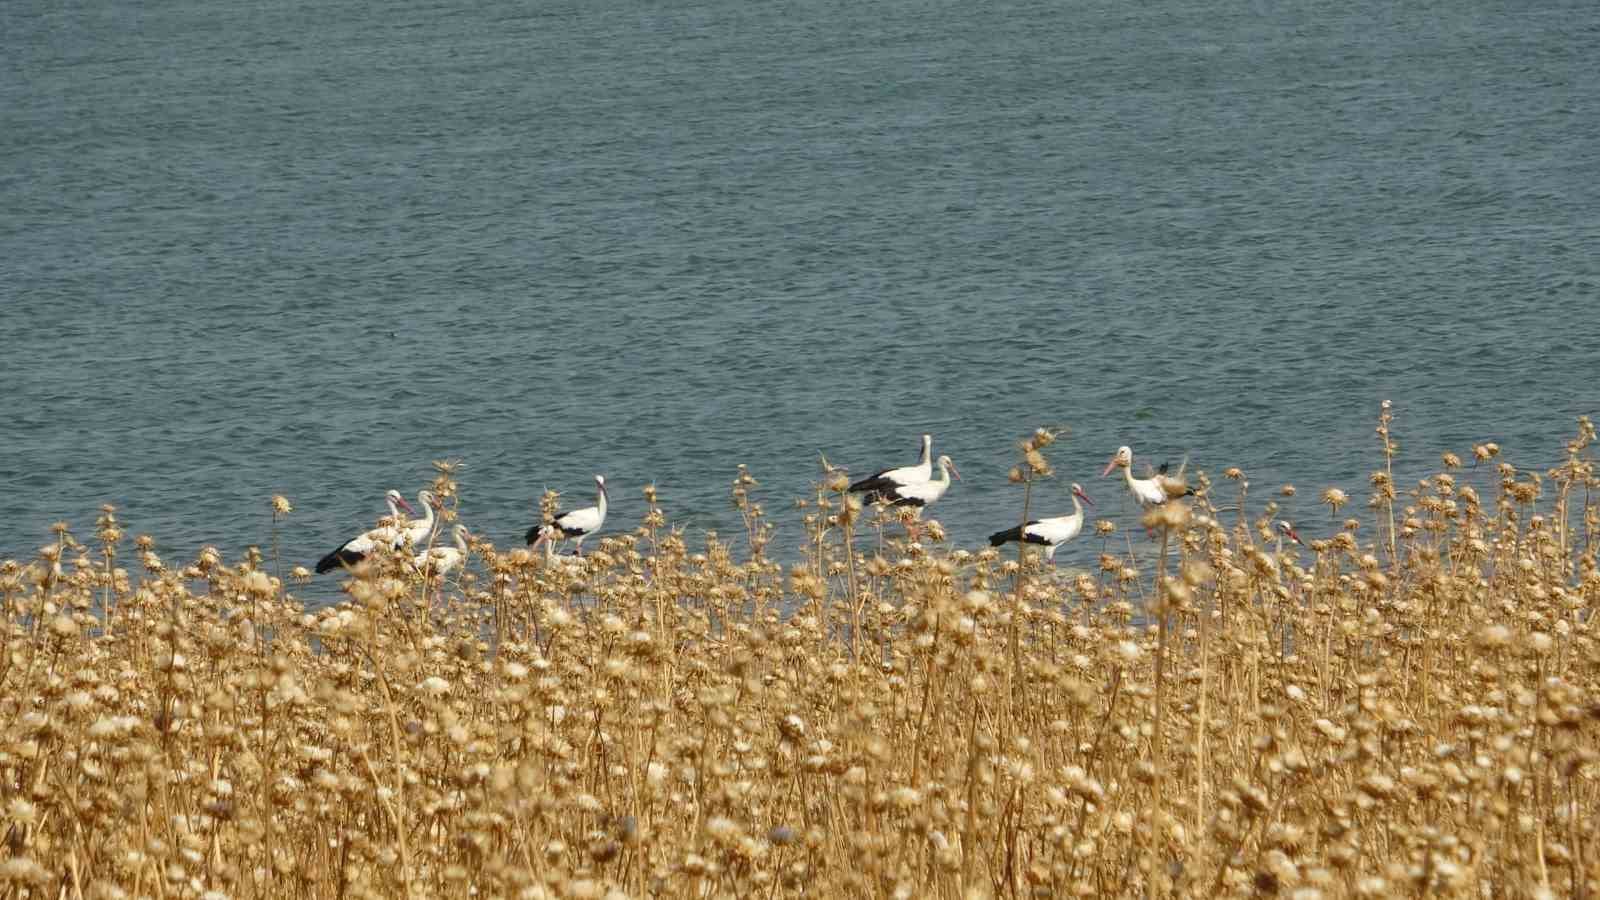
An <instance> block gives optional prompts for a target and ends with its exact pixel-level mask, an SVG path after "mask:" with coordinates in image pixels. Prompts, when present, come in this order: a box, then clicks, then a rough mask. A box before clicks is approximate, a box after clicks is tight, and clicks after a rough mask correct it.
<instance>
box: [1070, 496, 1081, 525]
mask: <svg viewBox="0 0 1600 900" xmlns="http://www.w3.org/2000/svg"><path fill="white" fill-rule="evenodd" d="M1072 517H1073V518H1074V519H1077V520H1078V521H1080V522H1081V521H1083V504H1082V503H1081V502H1079V500H1078V495H1077V494H1073V495H1072Z"/></svg>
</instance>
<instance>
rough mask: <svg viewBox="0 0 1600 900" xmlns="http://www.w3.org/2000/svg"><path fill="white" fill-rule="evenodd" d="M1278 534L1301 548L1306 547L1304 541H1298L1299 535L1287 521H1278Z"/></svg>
mask: <svg viewBox="0 0 1600 900" xmlns="http://www.w3.org/2000/svg"><path fill="white" fill-rule="evenodd" d="M1278 533H1279V534H1281V535H1283V536H1284V537H1286V538H1288V539H1289V540H1291V541H1294V542H1295V543H1296V544H1299V545H1300V546H1302V547H1304V546H1305V545H1306V542H1305V541H1302V540H1300V535H1299V533H1298V532H1296V531H1295V530H1294V526H1293V525H1290V524H1289V522H1288V520H1287V519H1279V520H1278Z"/></svg>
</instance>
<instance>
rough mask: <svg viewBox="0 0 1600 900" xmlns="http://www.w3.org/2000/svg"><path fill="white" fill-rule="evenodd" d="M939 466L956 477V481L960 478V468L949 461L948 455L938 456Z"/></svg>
mask: <svg viewBox="0 0 1600 900" xmlns="http://www.w3.org/2000/svg"><path fill="white" fill-rule="evenodd" d="M939 468H941V469H946V470H948V471H949V472H950V474H951V475H954V476H955V477H956V480H957V481H960V480H961V470H960V469H958V468H956V464H955V463H954V462H952V461H951V459H950V457H948V456H941V457H939Z"/></svg>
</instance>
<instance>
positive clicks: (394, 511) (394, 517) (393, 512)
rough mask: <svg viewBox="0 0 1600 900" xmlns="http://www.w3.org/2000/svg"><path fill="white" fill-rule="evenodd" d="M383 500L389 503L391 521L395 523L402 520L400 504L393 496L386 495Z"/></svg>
mask: <svg viewBox="0 0 1600 900" xmlns="http://www.w3.org/2000/svg"><path fill="white" fill-rule="evenodd" d="M383 502H385V503H387V504H389V521H390V523H391V524H393V523H394V522H398V521H400V504H398V503H396V502H394V498H393V497H385V498H383Z"/></svg>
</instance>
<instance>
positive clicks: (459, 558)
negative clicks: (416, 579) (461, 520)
mask: <svg viewBox="0 0 1600 900" xmlns="http://www.w3.org/2000/svg"><path fill="white" fill-rule="evenodd" d="M450 537H451V539H452V541H453V542H454V544H455V546H453V547H429V548H428V549H426V550H424V551H422V552H421V553H418V554H416V555H415V556H413V557H411V565H412V566H413V567H415V568H416V570H417V571H419V572H422V573H423V574H424V575H449V574H450V573H451V572H454V571H455V570H456V569H459V568H460V567H461V564H462V563H464V562H466V561H467V541H468V540H470V539H471V538H472V534H471V532H469V531H467V526H465V525H457V526H456V527H454V528H452V529H450Z"/></svg>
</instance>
